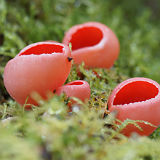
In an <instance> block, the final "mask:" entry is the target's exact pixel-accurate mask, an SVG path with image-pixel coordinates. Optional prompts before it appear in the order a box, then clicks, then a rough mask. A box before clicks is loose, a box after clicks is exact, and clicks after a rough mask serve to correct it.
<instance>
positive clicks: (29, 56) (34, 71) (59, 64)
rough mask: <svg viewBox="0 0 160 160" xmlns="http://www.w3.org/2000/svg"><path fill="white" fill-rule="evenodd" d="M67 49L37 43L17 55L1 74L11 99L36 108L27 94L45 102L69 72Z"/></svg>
mask: <svg viewBox="0 0 160 160" xmlns="http://www.w3.org/2000/svg"><path fill="white" fill-rule="evenodd" d="M70 56H71V53H70V49H69V47H68V46H66V45H64V44H61V43H56V42H38V43H34V44H31V45H29V46H27V47H25V48H24V49H22V50H21V51H20V53H19V54H18V55H17V56H16V57H15V58H13V59H12V60H10V61H9V62H8V63H7V65H6V67H5V70H4V84H5V87H6V89H7V91H8V93H9V94H10V95H11V97H12V98H13V99H15V100H16V101H17V102H18V103H20V104H22V105H23V104H24V103H25V101H26V98H27V97H28V96H29V99H28V102H27V103H29V104H34V105H37V102H35V101H34V100H33V99H32V98H31V97H30V94H32V93H33V92H37V93H38V94H39V95H40V96H41V97H42V98H44V99H46V98H47V97H46V96H47V94H48V92H52V91H53V90H54V89H56V88H58V87H60V86H62V85H63V84H64V82H65V81H66V79H67V77H68V75H69V72H70V69H71V62H70V60H69V59H68V57H69V58H70Z"/></svg>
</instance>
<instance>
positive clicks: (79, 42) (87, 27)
mask: <svg viewBox="0 0 160 160" xmlns="http://www.w3.org/2000/svg"><path fill="white" fill-rule="evenodd" d="M63 43H64V44H66V45H69V43H71V44H72V53H71V54H72V57H73V59H74V62H75V63H76V64H81V63H82V62H84V63H85V65H86V66H88V68H94V67H96V68H110V67H112V66H113V64H114V61H115V60H116V59H117V58H118V55H119V50H120V45H119V41H118V39H117V37H116V35H115V34H114V33H113V32H112V30H111V29H109V28H108V27H107V26H106V25H104V24H101V23H98V22H88V23H84V24H79V25H75V26H73V27H71V28H70V29H69V31H68V32H66V33H65V36H64V39H63Z"/></svg>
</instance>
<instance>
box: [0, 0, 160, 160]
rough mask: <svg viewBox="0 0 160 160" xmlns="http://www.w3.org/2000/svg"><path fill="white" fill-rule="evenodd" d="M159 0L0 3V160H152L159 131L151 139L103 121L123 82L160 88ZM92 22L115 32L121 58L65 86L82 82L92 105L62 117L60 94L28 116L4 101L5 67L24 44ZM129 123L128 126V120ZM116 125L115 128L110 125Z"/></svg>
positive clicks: (156, 159)
mask: <svg viewBox="0 0 160 160" xmlns="http://www.w3.org/2000/svg"><path fill="white" fill-rule="evenodd" d="M159 15H160V1H158V0H152V1H150V0H141V1H140V0H134V1H129V0H121V1H119V0H54V1H53V0H32V1H27V0H23V1H21V0H14V1H12V0H0V118H1V120H0V159H1V160H9V159H12V160H41V159H42V160H52V159H54V160H63V159H65V160H75V159H76V160H97V159H98V160H121V159H123V160H159V159H160V154H159V153H160V148H159V145H160V129H157V130H156V131H155V133H153V134H152V135H151V136H150V137H143V138H142V137H138V136H137V135H134V136H133V137H131V138H129V139H128V138H126V137H125V136H123V135H121V134H120V131H121V129H122V128H123V127H124V125H125V124H127V123H129V122H130V121H129V122H128V121H126V122H124V123H123V124H122V125H120V126H118V128H117V130H114V129H113V128H114V126H115V124H114V116H113V115H109V116H107V117H106V118H103V113H104V108H105V106H106V102H107V98H108V96H109V94H110V92H111V91H112V89H113V88H114V87H115V86H116V85H117V84H118V83H119V82H121V81H123V80H125V79H127V78H128V77H135V76H144V77H148V78H151V79H153V80H156V81H157V82H159V83H160V72H159V70H160V62H159V60H160V54H159V50H160V46H159V42H160V36H159V35H160V30H159V28H160V21H159ZM87 21H99V22H102V23H104V24H106V25H108V26H109V27H110V28H111V29H113V30H114V32H115V33H116V34H117V36H118V38H119V40H120V44H121V52H120V57H119V59H118V61H117V62H116V64H115V66H114V67H113V68H112V69H110V70H104V69H94V71H96V72H97V73H98V74H99V76H100V78H97V77H96V75H95V74H94V72H93V70H85V69H84V67H83V65H81V66H80V71H81V72H82V74H81V75H82V76H78V75H77V73H76V69H77V68H76V67H75V66H74V67H73V68H72V71H71V73H70V75H69V77H68V80H67V81H72V80H76V79H84V80H86V81H88V83H89V84H90V86H91V91H92V95H91V99H90V101H89V102H88V103H87V104H82V106H81V108H80V110H79V109H78V108H75V109H74V112H73V113H68V112H67V106H66V104H67V102H68V101H69V100H68V99H67V98H66V97H65V95H62V96H61V97H54V98H52V99H51V100H50V101H49V102H46V103H42V104H41V107H39V108H36V107H33V111H25V110H24V108H23V107H19V105H18V104H17V103H16V102H15V101H13V100H11V99H10V97H9V95H8V94H7V92H6V90H5V88H4V85H3V80H2V76H3V70H4V66H5V64H6V62H7V61H8V60H9V59H11V58H13V57H14V56H15V55H16V54H17V53H18V52H19V51H20V49H22V48H23V47H24V46H26V45H28V44H30V43H33V42H38V41H44V40H56V41H59V42H61V41H62V38H63V35H64V32H65V31H66V30H67V29H69V28H70V27H71V26H72V25H74V24H78V23H83V22H87ZM131 123H132V122H131ZM115 127H116V126H115Z"/></svg>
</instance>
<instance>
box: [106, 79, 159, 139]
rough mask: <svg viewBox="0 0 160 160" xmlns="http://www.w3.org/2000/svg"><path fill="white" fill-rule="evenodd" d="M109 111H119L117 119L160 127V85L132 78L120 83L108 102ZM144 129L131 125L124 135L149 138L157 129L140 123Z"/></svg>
mask: <svg viewBox="0 0 160 160" xmlns="http://www.w3.org/2000/svg"><path fill="white" fill-rule="evenodd" d="M108 109H109V111H111V112H112V111H117V115H116V118H117V119H119V120H121V121H122V122H123V121H124V120H126V119H131V120H143V121H147V122H149V123H151V124H153V125H155V126H158V125H160V85H159V84H158V83H157V82H155V81H153V80H151V79H148V78H140V77H138V78H131V79H128V80H126V81H124V82H122V83H120V84H119V85H118V86H117V87H116V88H115V89H114V90H113V92H112V94H111V95H110V97H109V102H108ZM138 125H139V126H140V127H141V128H142V129H143V131H140V130H139V129H138V128H137V127H135V126H134V125H132V124H129V125H128V126H127V127H126V128H125V129H124V130H123V131H122V133H123V134H125V135H126V136H130V135H131V134H132V133H133V132H136V133H138V134H139V135H143V136H148V135H150V134H151V133H152V132H153V131H154V130H155V129H156V127H152V126H150V125H148V124H145V123H140V122H138Z"/></svg>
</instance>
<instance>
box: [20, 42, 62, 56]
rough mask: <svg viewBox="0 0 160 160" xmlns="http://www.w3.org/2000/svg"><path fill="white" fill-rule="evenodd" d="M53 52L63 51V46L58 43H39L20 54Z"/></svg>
mask: <svg viewBox="0 0 160 160" xmlns="http://www.w3.org/2000/svg"><path fill="white" fill-rule="evenodd" d="M52 53H63V46H60V45H57V44H38V45H36V46H33V47H30V48H28V49H26V50H25V51H23V52H22V53H20V54H19V56H21V55H31V54H34V55H41V54H52Z"/></svg>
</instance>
